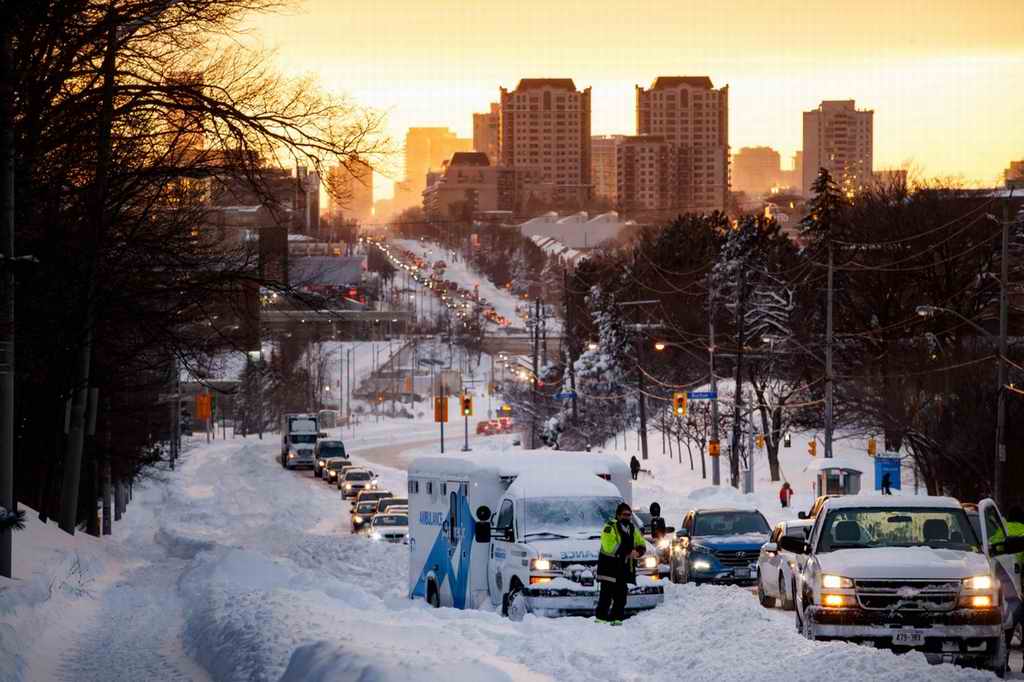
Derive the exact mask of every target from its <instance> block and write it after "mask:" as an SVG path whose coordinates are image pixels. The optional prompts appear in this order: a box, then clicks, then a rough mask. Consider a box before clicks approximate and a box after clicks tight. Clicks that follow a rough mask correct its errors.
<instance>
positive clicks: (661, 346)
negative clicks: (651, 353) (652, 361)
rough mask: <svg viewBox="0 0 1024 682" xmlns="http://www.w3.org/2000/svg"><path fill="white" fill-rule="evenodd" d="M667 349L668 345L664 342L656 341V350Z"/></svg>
mask: <svg viewBox="0 0 1024 682" xmlns="http://www.w3.org/2000/svg"><path fill="white" fill-rule="evenodd" d="M665 347H666V345H665V342H664V341H655V342H654V350H665Z"/></svg>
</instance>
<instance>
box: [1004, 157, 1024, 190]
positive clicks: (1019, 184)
mask: <svg viewBox="0 0 1024 682" xmlns="http://www.w3.org/2000/svg"><path fill="white" fill-rule="evenodd" d="M1003 182H1005V183H1006V187H1007V188H1008V189H1010V188H1012V189H1024V161H1011V162H1010V166H1009V167H1008V168H1007V169H1006V170H1005V171H1003Z"/></svg>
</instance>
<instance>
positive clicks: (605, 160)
mask: <svg viewBox="0 0 1024 682" xmlns="http://www.w3.org/2000/svg"><path fill="white" fill-rule="evenodd" d="M623 138H625V135H594V136H593V137H591V138H590V181H591V182H592V183H593V184H594V196H595V197H602V198H604V199H608V200H609V201H611V202H612V203H613V204H615V203H616V199H617V197H618V191H617V183H618V171H617V170H616V168H617V166H616V165H615V164H616V156H615V155H616V149H617V147H618V144H619V142H620V141H621V140H622V139H623Z"/></svg>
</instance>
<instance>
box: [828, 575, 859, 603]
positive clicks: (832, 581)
mask: <svg viewBox="0 0 1024 682" xmlns="http://www.w3.org/2000/svg"><path fill="white" fill-rule="evenodd" d="M821 586H822V587H824V588H825V589H827V590H841V589H847V590H848V589H850V588H852V587H853V581H852V580H850V579H849V578H844V577H842V576H839V575H831V574H829V573H826V574H824V575H823V576H821ZM826 606H827V605H826Z"/></svg>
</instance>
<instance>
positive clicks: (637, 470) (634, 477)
mask: <svg viewBox="0 0 1024 682" xmlns="http://www.w3.org/2000/svg"><path fill="white" fill-rule="evenodd" d="M639 473H640V470H639V469H635V470H634V471H633V480H634V481H635V480H636V475H637V474H639Z"/></svg>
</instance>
